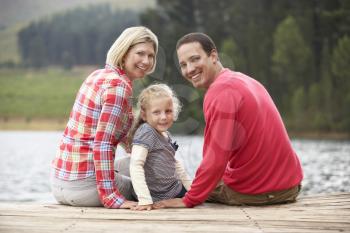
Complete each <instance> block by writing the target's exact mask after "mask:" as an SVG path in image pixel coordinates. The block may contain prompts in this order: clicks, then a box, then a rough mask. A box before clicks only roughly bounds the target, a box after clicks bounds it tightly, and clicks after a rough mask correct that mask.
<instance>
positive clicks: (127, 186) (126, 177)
mask: <svg viewBox="0 0 350 233" xmlns="http://www.w3.org/2000/svg"><path fill="white" fill-rule="evenodd" d="M114 166H115V173H114V174H115V182H116V184H117V187H118V190H119V192H120V193H121V194H122V195H123V196H124V197H125V198H126V199H127V200H130V201H136V200H137V195H136V193H135V191H134V188H133V186H132V183H131V178H130V156H127V157H124V158H122V159H118V160H115V162H114Z"/></svg>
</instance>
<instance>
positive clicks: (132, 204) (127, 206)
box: [119, 200, 137, 209]
mask: <svg viewBox="0 0 350 233" xmlns="http://www.w3.org/2000/svg"><path fill="white" fill-rule="evenodd" d="M135 206H137V202H134V201H128V200H126V201H124V203H123V204H122V205H121V206H120V207H119V208H120V209H132V208H133V207H135Z"/></svg>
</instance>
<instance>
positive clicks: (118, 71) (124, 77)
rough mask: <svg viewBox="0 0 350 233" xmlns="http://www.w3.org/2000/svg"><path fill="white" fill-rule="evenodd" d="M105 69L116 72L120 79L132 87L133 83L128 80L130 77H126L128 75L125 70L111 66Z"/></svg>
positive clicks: (108, 65)
mask: <svg viewBox="0 0 350 233" xmlns="http://www.w3.org/2000/svg"><path fill="white" fill-rule="evenodd" d="M105 69H109V70H112V71H114V72H115V73H117V74H118V76H119V77H121V78H122V79H124V80H125V81H126V82H127V83H128V84H129V85H130V86H131V87H132V82H131V80H130V79H129V78H128V76H126V73H125V71H124V70H123V69H120V68H119V67H115V66H112V65H110V64H106V66H105Z"/></svg>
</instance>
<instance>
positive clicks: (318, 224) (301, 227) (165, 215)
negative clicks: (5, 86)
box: [0, 193, 350, 233]
mask: <svg viewBox="0 0 350 233" xmlns="http://www.w3.org/2000/svg"><path fill="white" fill-rule="evenodd" d="M0 232H1V233H5V232H6V233H13V232H16V233H17V232H23V233H36V232H41V233H51V232H55V233H56V232H83V233H90V232H94V233H96V232H97V233H98V232H113V233H115V232H125V233H133V232H240V233H243V232H249V233H254V232H317V233H320V232H321V233H322V232H350V193H337V194H327V195H317V196H307V197H301V198H300V199H299V200H298V202H296V203H292V204H287V205H274V206H264V207H249V206H244V207H234V206H225V205H218V204H209V203H205V204H203V205H201V206H198V207H196V208H192V209H161V210H152V211H141V212H139V211H137V212H136V211H131V210H122V209H106V208H102V207H101V208H82V207H71V206H64V205H57V204H35V203H34V204H33V203H32V204H31V203H0Z"/></svg>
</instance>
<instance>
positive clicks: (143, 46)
mask: <svg viewBox="0 0 350 233" xmlns="http://www.w3.org/2000/svg"><path fill="white" fill-rule="evenodd" d="M154 61H155V51H154V47H153V43H151V42H145V43H139V44H136V45H134V46H132V47H131V48H130V49H129V51H128V53H127V54H126V55H125V58H124V67H123V68H124V71H125V73H126V75H127V76H128V78H129V79H130V80H132V81H133V80H135V79H139V78H143V77H145V75H146V74H147V73H148V72H149V71H150V70H152V67H153V64H154Z"/></svg>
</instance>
